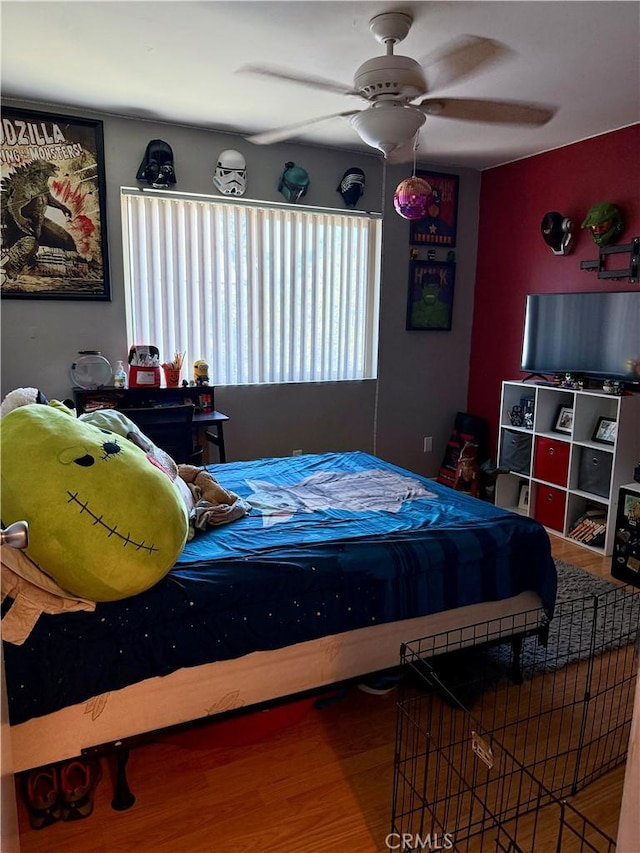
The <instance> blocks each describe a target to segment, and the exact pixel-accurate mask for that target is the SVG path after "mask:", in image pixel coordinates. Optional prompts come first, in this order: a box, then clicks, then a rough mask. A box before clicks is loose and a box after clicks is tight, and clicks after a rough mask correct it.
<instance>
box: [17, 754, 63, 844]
mask: <svg viewBox="0 0 640 853" xmlns="http://www.w3.org/2000/svg"><path fill="white" fill-rule="evenodd" d="M21 794H22V799H23V800H24V803H25V805H26V807H27V813H28V815H29V823H30V825H31V828H32V829H44V827H45V826H50V825H51V824H52V823H55V822H56V821H58V820H60V817H61V815H62V804H61V801H60V789H59V785H58V774H57V771H56V768H55V767H41V768H39V769H37V770H31V771H30V772H29V773H27V774H25V775H24V776H23V777H22V785H21Z"/></svg>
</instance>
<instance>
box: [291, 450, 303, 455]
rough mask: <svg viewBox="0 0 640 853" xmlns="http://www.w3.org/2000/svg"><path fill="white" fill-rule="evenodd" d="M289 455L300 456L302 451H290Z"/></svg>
mask: <svg viewBox="0 0 640 853" xmlns="http://www.w3.org/2000/svg"><path fill="white" fill-rule="evenodd" d="M291 455H292V456H302V451H301V450H292V451H291Z"/></svg>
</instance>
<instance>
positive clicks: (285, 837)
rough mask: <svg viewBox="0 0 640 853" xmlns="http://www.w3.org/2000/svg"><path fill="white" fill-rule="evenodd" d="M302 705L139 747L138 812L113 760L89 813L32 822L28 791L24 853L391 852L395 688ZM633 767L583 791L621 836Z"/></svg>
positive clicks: (566, 548)
mask: <svg viewBox="0 0 640 853" xmlns="http://www.w3.org/2000/svg"><path fill="white" fill-rule="evenodd" d="M552 547H553V553H554V556H555V557H556V558H558V559H562V560H566V561H567V562H570V563H573V564H574V565H576V566H580V567H582V568H584V569H586V570H587V571H590V572H592V573H594V574H597V575H600V576H604V577H608V576H609V567H610V558H604V557H599V556H597V555H596V554H594V553H593V552H590V551H588V550H586V549H584V548H581V547H580V546H577V545H572V544H571V543H568V542H565V541H563V540H560V539H558V538H556V537H552ZM296 710H297V712H298V713H297V716H298V719H297V720H294V721H293V722H292V723H291V724H290V725H288V726H286V727H284V728H282V729H281V730H279V731H275V732H272V733H271V734H269V736H268V737H265V738H264V739H262V740H258V741H257V742H253V743H252V742H247V741H250V738H251V729H250V728H249V729H248V727H247V725H246V723H247V720H248V718H247V719H245V724H244V725H243V726H242V727H240V728H239V731H238V732H237V734H236V736H235V742H234V737H233V735H229V736H228V737H227V740H228V742H227V743H226V744H220V743H219V742H216V741H215V740H214V731H215V724H214V725H213V727H208V728H207V729H204V728H199V729H197V730H196V731H194V732H189V733H185V734H184V735H180V736H176V737H173V738H170V739H165V740H162V739H161V738H160V737H159V738H158V740H157V742H153V743H148V744H146V745H144V746H141V747H138V748H136V749H134V750H132V753H131V758H130V760H129V764H128V766H127V772H128V779H129V784H130V787H131V790H132V792H133V793H134V794H135V796H136V803H135V805H134V807H133V808H131V809H129V810H127V811H123V812H118V811H114V810H113V809H112V808H111V805H110V803H111V796H112V789H111V780H110V778H109V777H110V767H109V766H108V764H107V762H106V761H105V760H103V769H104V773H103V778H102V781H101V783H100V784H99V786H98V788H97V791H96V795H95V807H94V812H93V814H92V815H91V816H90V817H89V818H87V819H85V820H81V821H77V822H75V823H64V822H59V823H56V824H54V825H52V826H49V827H47V828H46V829H43V830H40V831H36V830H32V829H31V828H30V827H29V823H28V819H27V815H26V812H25V809H24V805H23V804H22V802H21V801H20V800H19V801H18V813H19V823H20V843H21V849H22V853H44V851H46V853H125V851H127V852H128V851H131V853H133V852H134V851H135V853H178V851H184V853H219V852H220V851H225V853H241V851H243V853H244V851H252V853H253V851H255V852H256V853H302V851H304V853H329V851H331V853H336V851H349V853H379V851H380V853H384V851H386V850H387V849H388V847H387V846H386V844H385V838H386V836H387V833H388V832H389V829H390V826H389V824H390V810H391V798H392V777H393V761H394V738H395V724H396V694H395V691H392V692H391V693H389V694H387V695H385V696H373V695H369V694H366V693H363V692H361V691H359V690H357V689H355V688H354V689H353V690H350V691H348V692H347V694H346V696H344V697H343V698H341V699H340V700H339V701H335V702H332V703H328V704H327V705H326V706H325V707H324V708H323V709H322V710H319V709H317V708H315V707H313V706H312V704H311V703H310V702H307V703H304V705H299V706H297V708H296ZM262 713H267V714H269V713H271V712H262ZM259 716H260V715H258V717H259ZM252 719H256V716H255V715H253V717H252ZM264 719H266V718H264ZM262 722H263V718H260V719H259V720H258V723H259V724H260V725H261V726H262ZM247 731H249V735H247ZM209 732H210V733H209ZM623 773H624V770H623V769H620V770H617V771H614V772H613V773H612V774H608V776H607V778H606V780H603V781H600V782H595V783H593V784H592V785H591V786H589V788H588V789H587V790H585V791H584V792H582V793H581V794H579V798H582V800H581V801H583V802H588V803H590V804H591V806H592V808H591V810H590V811H589V812H588V816H589V817H590V818H591V819H592V820H595V821H596V822H597V823H599V824H600V825H601V826H602V828H603V829H605V831H607V832H609V833H611V834H613V836H614V837H615V831H616V824H617V814H618V811H619V806H620V798H621V790H622V778H623ZM614 775H615V778H613V779H612V778H611V777H613V776H614ZM581 801H580V800H578V801H577V802H578V807H580V802H581ZM396 843H397V842H396ZM540 849H542V848H540ZM545 849H546V848H545Z"/></svg>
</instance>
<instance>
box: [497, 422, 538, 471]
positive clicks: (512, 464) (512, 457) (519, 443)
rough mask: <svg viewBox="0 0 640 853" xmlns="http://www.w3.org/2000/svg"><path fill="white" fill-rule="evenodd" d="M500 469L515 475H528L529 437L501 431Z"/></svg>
mask: <svg viewBox="0 0 640 853" xmlns="http://www.w3.org/2000/svg"><path fill="white" fill-rule="evenodd" d="M500 467H501V468H508V469H509V471H515V472H516V473H517V474H528V473H529V471H530V469H531V436H530V435H526V434H525V433H522V432H516V431H515V430H511V429H505V430H503V431H502V447H501V448H500Z"/></svg>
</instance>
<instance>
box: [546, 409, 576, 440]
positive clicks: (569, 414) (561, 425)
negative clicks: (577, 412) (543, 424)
mask: <svg viewBox="0 0 640 853" xmlns="http://www.w3.org/2000/svg"><path fill="white" fill-rule="evenodd" d="M551 429H552V431H553V432H562V433H564V434H565V435H571V432H572V430H573V409H572V408H571V406H558V411H557V412H556V417H555V420H554V422H553V426H552V427H551Z"/></svg>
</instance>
